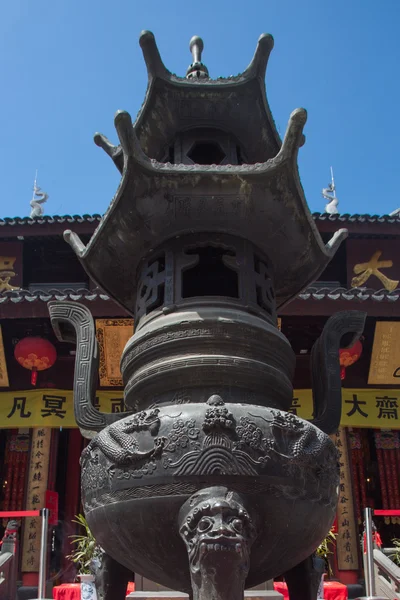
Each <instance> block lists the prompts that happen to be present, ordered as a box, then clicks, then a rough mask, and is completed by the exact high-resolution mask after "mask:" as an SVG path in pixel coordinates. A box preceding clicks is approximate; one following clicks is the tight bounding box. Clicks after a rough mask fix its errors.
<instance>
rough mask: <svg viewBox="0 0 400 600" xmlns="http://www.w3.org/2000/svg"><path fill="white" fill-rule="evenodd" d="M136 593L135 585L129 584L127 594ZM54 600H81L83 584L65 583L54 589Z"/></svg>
mask: <svg viewBox="0 0 400 600" xmlns="http://www.w3.org/2000/svg"><path fill="white" fill-rule="evenodd" d="M134 591H135V584H134V583H128V587H127V589H126V594H127V595H128V594H130V593H131V592H134ZM53 599H54V600H81V584H80V583H63V584H62V585H57V586H56V587H54V588H53Z"/></svg>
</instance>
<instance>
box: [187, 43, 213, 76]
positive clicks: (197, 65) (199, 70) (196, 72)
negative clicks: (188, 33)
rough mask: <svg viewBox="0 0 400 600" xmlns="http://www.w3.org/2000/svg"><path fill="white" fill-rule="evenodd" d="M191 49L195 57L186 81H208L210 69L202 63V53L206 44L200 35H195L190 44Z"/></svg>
mask: <svg viewBox="0 0 400 600" xmlns="http://www.w3.org/2000/svg"><path fill="white" fill-rule="evenodd" d="M189 49H190V52H191V53H192V56H193V62H192V64H191V65H189V67H188V70H187V71H186V79H208V78H209V74H208V69H207V67H206V66H205V65H204V64H203V63H202V62H201V53H202V52H203V50H204V42H203V40H202V39H201V37H199V36H198V35H194V36H193V37H192V39H191V40H190V42H189Z"/></svg>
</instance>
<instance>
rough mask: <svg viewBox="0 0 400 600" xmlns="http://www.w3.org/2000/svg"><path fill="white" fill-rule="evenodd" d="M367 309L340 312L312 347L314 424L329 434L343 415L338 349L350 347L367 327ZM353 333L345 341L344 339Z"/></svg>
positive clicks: (336, 426) (329, 321)
mask: <svg viewBox="0 0 400 600" xmlns="http://www.w3.org/2000/svg"><path fill="white" fill-rule="evenodd" d="M366 317H367V313H364V312H361V311H358V310H349V311H342V312H338V313H336V314H335V315H333V316H332V317H330V319H328V321H327V322H326V324H325V327H324V329H323V331H322V334H321V335H320V337H319V338H318V339H317V341H316V342H315V344H314V346H313V349H312V351H311V378H312V389H313V402H314V419H313V420H312V421H311V422H312V423H313V425H315V426H316V427H319V429H321V430H322V431H324V432H325V433H327V434H328V435H330V434H332V433H334V432H335V431H336V430H337V428H338V427H339V425H340V418H341V416H342V383H341V379H340V362H339V349H340V348H341V347H346V348H350V347H351V346H352V345H353V344H354V343H355V342H356V340H357V339H358V338H359V337H360V335H361V334H362V332H363V331H364V325H365V319H366ZM346 333H350V334H352V336H351V338H350V340H349V341H347V343H346V345H345V346H343V345H341V343H340V342H341V339H342V337H343V336H344V335H345V334H346Z"/></svg>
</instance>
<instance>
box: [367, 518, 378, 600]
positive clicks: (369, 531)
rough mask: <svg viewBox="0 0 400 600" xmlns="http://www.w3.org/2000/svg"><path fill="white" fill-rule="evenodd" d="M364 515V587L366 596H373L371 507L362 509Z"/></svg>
mask: <svg viewBox="0 0 400 600" xmlns="http://www.w3.org/2000/svg"><path fill="white" fill-rule="evenodd" d="M364 515H365V538H366V544H365V546H366V548H365V549H366V554H367V556H366V561H365V565H366V570H367V572H366V577H365V588H366V593H367V596H375V595H376V590H375V569H374V542H373V538H372V509H371V508H366V509H364Z"/></svg>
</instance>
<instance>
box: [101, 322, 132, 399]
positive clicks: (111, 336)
mask: <svg viewBox="0 0 400 600" xmlns="http://www.w3.org/2000/svg"><path fill="white" fill-rule="evenodd" d="M96 333H97V342H98V344H99V351H100V364H99V377H100V385H104V386H108V387H114V386H117V387H118V386H119V387H122V385H123V383H122V376H121V371H120V369H119V363H120V361H121V356H122V351H123V349H124V348H125V344H126V343H127V341H128V340H129V338H130V337H131V336H132V335H133V319H96Z"/></svg>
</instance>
